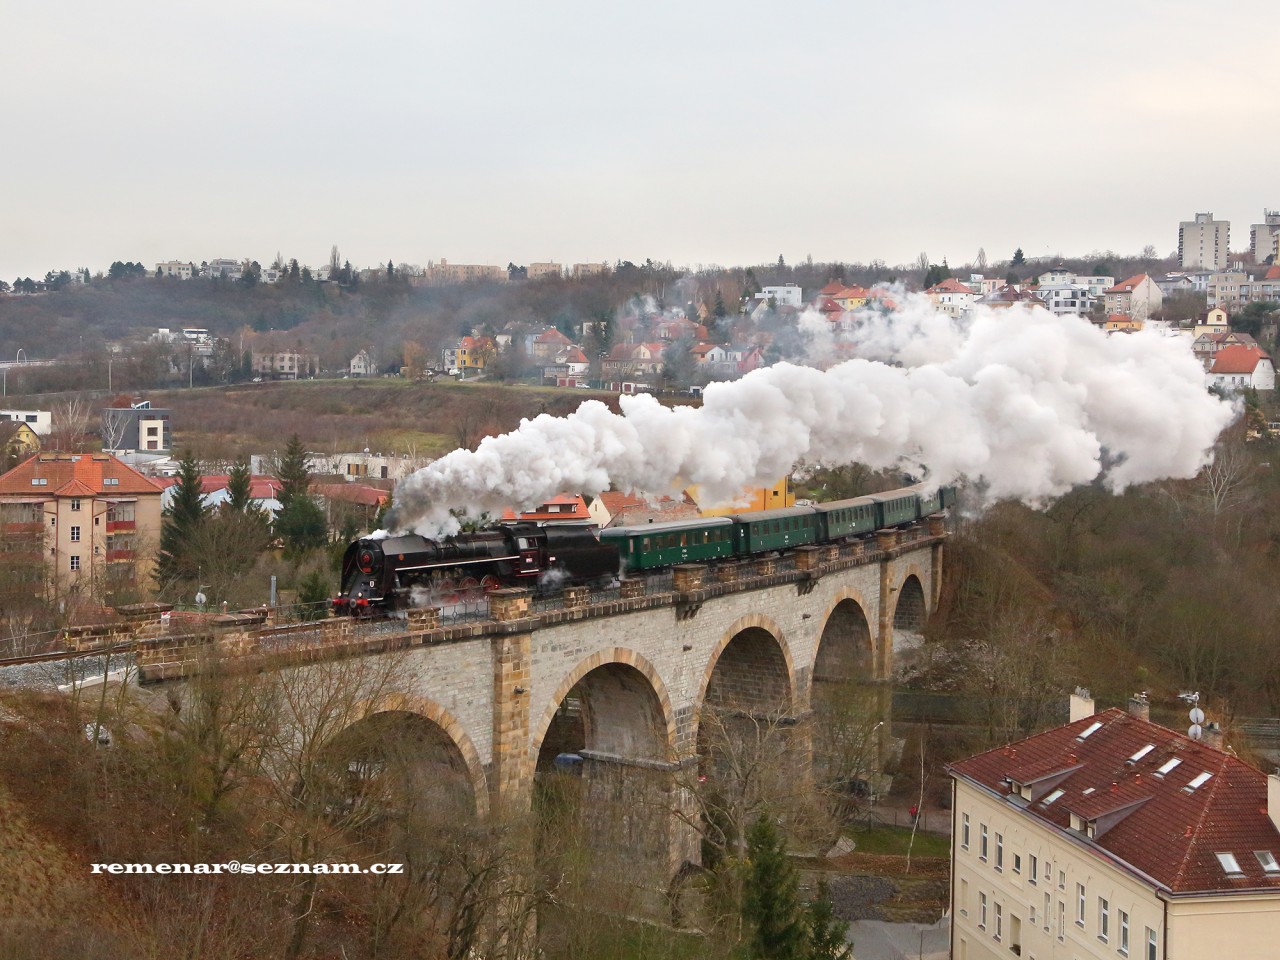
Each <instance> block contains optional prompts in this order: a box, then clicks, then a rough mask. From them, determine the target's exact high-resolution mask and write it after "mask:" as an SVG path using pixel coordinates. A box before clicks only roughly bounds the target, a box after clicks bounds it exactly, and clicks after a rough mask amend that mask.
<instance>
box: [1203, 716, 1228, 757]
mask: <svg viewBox="0 0 1280 960" xmlns="http://www.w3.org/2000/svg"><path fill="white" fill-rule="evenodd" d="M1200 740H1201V742H1202V743H1203V744H1204V745H1205V746H1207V747H1213V749H1215V750H1221V749H1222V742H1223V741H1222V727H1221V726H1219V725H1218V724H1217V723H1216V722H1215V721H1213V720H1210V721H1209V722H1208V723H1206V724H1205V725H1204V735H1203V736H1202V737H1201V738H1200Z"/></svg>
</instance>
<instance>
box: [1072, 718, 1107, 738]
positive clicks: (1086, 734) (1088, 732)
mask: <svg viewBox="0 0 1280 960" xmlns="http://www.w3.org/2000/svg"><path fill="white" fill-rule="evenodd" d="M1101 729H1102V721H1101V720H1095V721H1093V723H1091V724H1089V726H1087V727H1085V728H1084V729H1083V730H1081V731H1080V732H1079V733H1078V734H1077V735H1076V739H1077V740H1088V739H1089V738H1090V737H1091V736H1093V735H1094V734H1095V733H1097V732H1098V731H1099V730H1101Z"/></svg>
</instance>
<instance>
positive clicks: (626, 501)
mask: <svg viewBox="0 0 1280 960" xmlns="http://www.w3.org/2000/svg"><path fill="white" fill-rule="evenodd" d="M598 499H599V500H600V501H601V502H602V503H603V504H604V508H605V510H606V511H607V512H608V514H609V517H610V519H609V526H613V527H621V526H626V525H628V524H638V523H646V522H648V521H649V520H679V519H683V518H685V517H696V516H697V515H698V506H697V504H695V503H694V502H693V500H692V499H691V498H690V497H689V495H688V494H687V493H686V494H685V495H684V497H683V499H681V500H676V499H675V498H674V497H668V496H660V497H651V498H649V499H646V498H644V497H641V496H637V495H636V494H634V493H623V492H622V491H620V490H606V491H605V492H604V493H602V494H600V496H599V498H598Z"/></svg>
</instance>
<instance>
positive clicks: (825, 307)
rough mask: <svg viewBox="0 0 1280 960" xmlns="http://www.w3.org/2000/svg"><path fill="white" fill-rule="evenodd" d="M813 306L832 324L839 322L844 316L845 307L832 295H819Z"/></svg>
mask: <svg viewBox="0 0 1280 960" xmlns="http://www.w3.org/2000/svg"><path fill="white" fill-rule="evenodd" d="M813 306H814V309H816V310H817V311H818V312H819V313H820V314H822V316H823V317H824V318H826V320H827V321H828V322H829V323H830V324H831V325H832V326H835V325H837V324H839V323H840V318H841V317H842V316H844V312H845V311H844V307H842V306H840V304H838V303H837V302H836V301H835V300H833V299H831V298H830V297H818V299H817V300H815V301H814V302H813Z"/></svg>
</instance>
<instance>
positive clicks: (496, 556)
mask: <svg viewBox="0 0 1280 960" xmlns="http://www.w3.org/2000/svg"><path fill="white" fill-rule="evenodd" d="M955 497H956V491H955V488H954V487H942V488H940V489H937V490H933V491H930V492H927V493H926V492H925V491H924V490H923V488H921V487H919V486H912V487H903V488H901V489H898V490H889V491H887V492H885V493H877V494H871V495H869V496H865V497H855V498H853V499H851V500H839V501H835V502H829V503H819V504H814V505H808V506H796V507H787V508H785V509H781V510H764V511H759V512H755V513H743V514H735V515H731V516H727V517H697V518H691V519H688V520H677V521H672V522H667V523H653V524H645V525H643V526H637V527H610V528H608V529H606V530H604V531H600V530H597V528H595V527H593V526H584V525H582V524H576V523H547V524H537V523H531V522H527V521H525V522H520V523H511V524H504V525H501V526H496V527H488V528H486V529H483V530H478V531H476V532H475V533H462V534H458V535H457V536H453V537H445V538H444V539H443V540H428V539H427V538H425V537H420V536H416V535H411V536H403V537H388V538H386V539H382V540H375V539H372V538H368V537H366V538H365V539H363V540H357V541H355V543H353V544H351V546H349V547H347V552H346V555H345V556H344V557H343V560H342V593H341V595H340V596H338V597H336V598H335V599H334V601H333V605H334V610H335V612H337V613H339V614H355V615H369V614H374V613H390V612H392V611H395V610H403V609H405V608H406V607H409V606H435V605H439V604H452V603H457V602H459V601H464V600H478V599H480V598H481V597H483V596H484V594H485V593H487V592H488V591H490V590H493V589H496V588H498V587H516V586H522V587H530V588H532V589H534V590H535V591H538V592H549V591H551V590H555V589H559V588H560V587H561V586H566V585H571V584H592V583H605V582H608V581H611V580H612V579H613V578H614V577H616V576H617V575H618V571H619V570H620V569H621V567H622V565H623V564H625V565H626V568H627V569H628V570H631V571H643V570H652V569H659V568H669V567H671V566H672V565H674V564H678V563H698V562H705V561H710V562H716V561H721V560H729V559H739V560H741V559H749V558H751V557H757V556H762V555H765V554H774V553H777V552H780V551H786V550H791V549H794V548H795V547H798V546H804V545H806V544H820V543H840V542H842V541H845V540H850V539H856V538H860V537H868V536H871V535H872V534H874V533H875V531H877V530H882V529H885V528H889V527H902V526H909V525H911V524H914V523H918V522H919V521H921V520H922V519H924V518H925V517H928V516H931V515H933V514H936V513H939V512H941V511H943V510H945V509H947V508H948V507H950V506H952V505H953V504H954V503H955Z"/></svg>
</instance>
